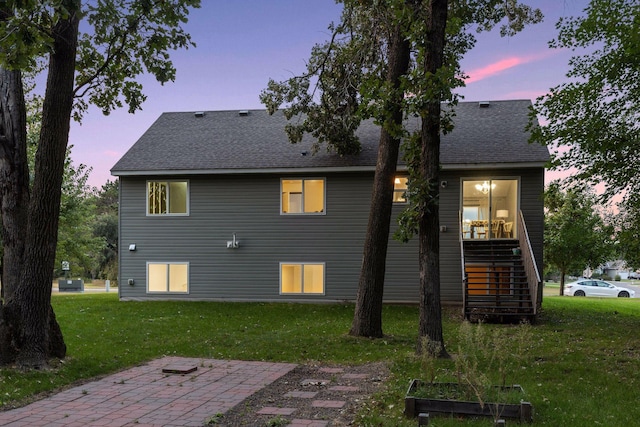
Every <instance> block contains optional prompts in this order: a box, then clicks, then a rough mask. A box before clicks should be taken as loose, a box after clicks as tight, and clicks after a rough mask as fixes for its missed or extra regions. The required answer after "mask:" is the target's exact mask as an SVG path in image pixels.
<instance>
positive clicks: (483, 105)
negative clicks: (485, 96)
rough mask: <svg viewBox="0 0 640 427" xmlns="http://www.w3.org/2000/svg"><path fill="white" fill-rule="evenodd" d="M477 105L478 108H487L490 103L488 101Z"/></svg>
mask: <svg viewBox="0 0 640 427" xmlns="http://www.w3.org/2000/svg"><path fill="white" fill-rule="evenodd" d="M478 105H479V106H480V108H489V106H490V105H491V103H490V102H489V101H480V102H479V103H478Z"/></svg>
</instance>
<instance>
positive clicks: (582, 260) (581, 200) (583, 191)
mask: <svg viewBox="0 0 640 427" xmlns="http://www.w3.org/2000/svg"><path fill="white" fill-rule="evenodd" d="M544 200H545V208H546V209H547V214H546V215H545V232H544V261H545V264H547V265H549V266H551V267H555V268H557V269H558V271H559V272H560V295H562V294H563V292H564V276H565V275H566V274H567V273H569V272H572V271H583V270H585V269H586V268H587V267H590V268H597V267H598V266H600V264H602V263H603V262H605V261H607V260H609V259H610V257H611V255H612V254H613V240H612V236H613V228H612V227H611V226H609V225H606V224H605V222H604V221H603V219H602V217H601V216H600V215H599V214H598V212H597V201H596V197H595V195H594V194H593V192H591V191H589V190H588V189H587V188H586V187H585V186H582V187H577V186H576V187H573V188H572V189H570V190H567V191H564V190H562V187H561V184H560V182H558V181H554V182H553V183H551V184H550V185H549V187H548V188H547V190H546V192H545V198H544Z"/></svg>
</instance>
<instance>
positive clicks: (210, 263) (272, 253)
mask: <svg viewBox="0 0 640 427" xmlns="http://www.w3.org/2000/svg"><path fill="white" fill-rule="evenodd" d="M290 176H294V175H285V176H281V175H263V176H259V177H257V178H256V176H233V177H228V176H213V177H212V176H209V177H193V176H192V177H189V178H188V180H189V185H190V187H189V188H190V215H189V216H188V217H162V216H157V217H148V216H146V214H145V197H146V190H145V189H146V182H147V179H143V178H121V204H120V206H121V212H120V233H121V236H122V239H121V245H120V246H121V248H122V249H121V257H120V269H121V270H120V277H121V281H120V283H122V286H121V297H122V298H127V299H129V298H135V299H137V298H167V297H170V298H181V297H185V296H181V295H177V294H173V295H170V296H167V295H157V294H154V295H148V294H147V293H146V263H147V262H149V261H159V262H189V276H190V277H189V279H190V289H189V295H188V298H192V299H231V300H244V299H247V300H249V299H251V300H283V301H285V300H331V301H341V300H353V299H354V298H355V295H356V292H357V284H358V276H359V271H360V270H359V269H360V264H361V260H362V247H363V242H364V236H365V233H366V225H367V217H368V213H369V202H370V198H371V183H372V174H341V175H340V174H339V175H330V176H323V175H304V176H305V177H325V178H326V214H325V215H308V216H305V215H280V196H279V194H280V178H281V177H290ZM150 179H153V177H152V178H150ZM158 179H161V178H158ZM172 179H173V177H172ZM233 233H236V235H237V239H238V241H239V242H240V245H239V246H240V247H239V248H238V249H235V250H231V249H227V247H226V242H227V241H228V240H231V236H232V234H233ZM131 243H135V244H136V246H137V250H136V251H135V252H130V251H129V250H128V247H129V244H131ZM416 253H417V249H416V245H415V243H413V244H407V245H400V244H396V245H395V246H394V250H393V251H391V253H390V257H389V264H390V265H391V267H390V268H389V272H388V273H389V274H388V275H387V277H388V282H387V283H388V285H387V291H388V292H386V299H387V300H388V301H392V300H395V301H417V255H416ZM396 261H397V263H398V264H397V265H393V264H394V262H396ZM280 262H323V263H325V295H323V296H317V295H280V294H279V264H280ZM128 279H133V280H134V283H135V284H134V285H133V286H129V285H127V280H128Z"/></svg>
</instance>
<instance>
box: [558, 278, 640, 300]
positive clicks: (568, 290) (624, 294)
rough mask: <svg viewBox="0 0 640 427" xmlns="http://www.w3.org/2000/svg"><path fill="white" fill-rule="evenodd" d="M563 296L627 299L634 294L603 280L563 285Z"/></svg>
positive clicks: (588, 280) (580, 281) (584, 280)
mask: <svg viewBox="0 0 640 427" xmlns="http://www.w3.org/2000/svg"><path fill="white" fill-rule="evenodd" d="M564 294H565V295H573V296H574V297H584V296H587V297H621V298H629V297H632V298H633V296H634V295H635V294H636V292H635V291H632V290H631V289H626V288H620V287H618V286H615V285H612V284H611V283H609V282H605V281H604V280H595V279H580V280H576V281H575V282H571V283H565V285H564Z"/></svg>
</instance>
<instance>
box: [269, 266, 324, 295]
mask: <svg viewBox="0 0 640 427" xmlns="http://www.w3.org/2000/svg"><path fill="white" fill-rule="evenodd" d="M280 293H281V294H320V295H321V294H324V264H306V263H297V264H294V263H281V264H280Z"/></svg>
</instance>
